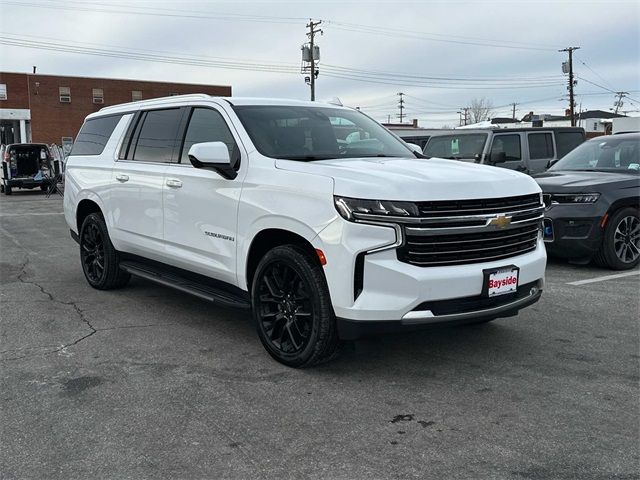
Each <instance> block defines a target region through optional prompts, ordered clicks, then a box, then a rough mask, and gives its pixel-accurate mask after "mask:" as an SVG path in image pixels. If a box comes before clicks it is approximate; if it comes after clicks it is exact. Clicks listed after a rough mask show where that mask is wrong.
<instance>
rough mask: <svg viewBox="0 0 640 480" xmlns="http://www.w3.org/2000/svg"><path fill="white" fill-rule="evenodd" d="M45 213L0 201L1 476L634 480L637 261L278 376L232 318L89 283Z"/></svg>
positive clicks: (59, 221)
mask: <svg viewBox="0 0 640 480" xmlns="http://www.w3.org/2000/svg"><path fill="white" fill-rule="evenodd" d="M61 212H62V201H61V198H60V197H59V196H55V197H51V198H49V199H47V198H45V196H44V195H43V194H42V193H40V192H39V191H37V192H36V191H33V192H29V191H17V192H16V193H15V194H14V195H13V196H11V197H6V196H2V197H1V198H0V219H1V223H0V255H1V257H0V266H1V269H0V275H1V277H0V284H1V286H0V298H1V302H2V303H1V308H2V311H1V314H0V316H1V321H0V322H1V323H0V335H1V337H0V365H1V378H2V383H1V384H0V395H1V399H2V400H1V401H2V403H1V408H0V435H1V438H0V478H3V479H5V478H6V479H9V478H18V479H21V478H43V479H44V478H46V479H54V478H65V479H69V478H136V479H138V478H185V479H191V478H296V479H297V478H307V477H309V478H320V477H322V478H354V479H355V478H358V479H359V478H407V477H419V478H439V479H441V478H514V479H520V478H536V479H538V478H540V479H542V478H554V479H555V478H576V479H595V478H603V479H604V478H607V479H608V478H625V479H628V478H639V472H640V455H639V449H638V440H639V438H640V426H639V408H638V405H639V380H640V376H639V370H640V363H639V362H640V355H639V354H640V349H639V345H640V344H639V322H638V319H639V318H640V304H639V297H638V291H639V287H640V275H637V273H638V272H635V273H636V274H632V275H628V276H623V277H618V278H611V279H605V280H601V281H600V280H599V281H593V282H581V281H582V280H591V279H598V277H602V276H606V275H611V274H612V273H615V272H610V271H607V270H602V269H598V268H595V267H592V266H572V265H569V264H567V263H565V262H561V261H553V262H551V263H550V265H549V268H548V271H547V285H546V291H545V294H544V296H543V299H542V300H541V301H540V302H539V303H538V304H536V305H535V306H533V307H532V308H529V309H527V310H525V311H523V312H521V314H520V315H519V316H518V317H516V318H510V319H503V320H498V321H496V322H493V323H492V324H488V325H485V326H480V327H465V328H449V329H441V330H432V331H427V332H421V333H417V334H404V335H394V336H384V337H376V338H371V339H367V340H360V341H358V342H355V343H353V344H351V345H349V346H348V347H347V348H346V349H345V350H344V351H343V353H342V355H341V356H340V357H339V358H338V359H336V360H335V361H333V362H332V363H329V364H326V365H323V366H321V367H319V368H315V369H311V370H293V369H289V368H286V367H284V366H282V365H280V364H278V363H276V362H275V361H273V360H272V359H271V358H270V357H269V356H268V355H267V353H266V352H265V351H264V349H263V348H262V346H261V344H260V343H259V341H258V338H257V336H256V334H255V332H254V329H253V327H252V325H251V322H250V319H249V316H248V315H247V314H246V313H242V312H237V311H233V310H223V309H219V308H215V307H213V306H212V305H211V304H209V303H206V302H204V301H201V300H198V299H196V298H192V297H190V296H186V295H184V294H181V293H179V292H176V291H173V290H169V289H166V288H162V287H158V286H155V285H153V284H151V283H147V282H145V281H141V280H138V279H134V280H133V281H132V282H131V284H130V286H129V287H128V288H126V289H124V290H120V291H110V292H101V291H96V290H93V289H91V288H90V287H89V286H88V285H87V283H86V282H85V280H84V277H83V275H82V272H81V268H80V264H79V258H78V252H77V245H76V244H75V243H74V242H73V240H72V239H71V238H70V237H69V232H68V229H67V227H66V225H65V223H64V218H63V216H62V214H61ZM575 282H578V284H575ZM571 283H574V284H571Z"/></svg>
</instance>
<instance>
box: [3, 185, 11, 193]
mask: <svg viewBox="0 0 640 480" xmlns="http://www.w3.org/2000/svg"><path fill="white" fill-rule="evenodd" d="M12 193H13V192H12V191H11V185H5V186H4V194H5V195H11V194H12Z"/></svg>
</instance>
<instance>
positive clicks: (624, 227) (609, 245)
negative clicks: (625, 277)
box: [594, 207, 640, 270]
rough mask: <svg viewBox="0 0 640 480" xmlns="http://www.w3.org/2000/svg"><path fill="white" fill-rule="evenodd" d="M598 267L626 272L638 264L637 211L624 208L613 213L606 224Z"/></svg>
mask: <svg viewBox="0 0 640 480" xmlns="http://www.w3.org/2000/svg"><path fill="white" fill-rule="evenodd" d="M594 258H595V261H596V263H597V264H598V265H600V266H603V267H608V268H611V269H613V270H628V269H630V268H633V267H635V266H636V265H638V262H640V217H639V214H638V209H637V208H633V207H626V208H622V209H620V210H618V211H617V212H615V213H614V214H613V215H612V217H611V218H610V219H609V222H608V223H607V227H606V228H605V231H604V238H603V240H602V245H601V246H600V250H599V251H598V253H597V254H596V255H595V257H594Z"/></svg>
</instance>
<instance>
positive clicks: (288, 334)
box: [258, 261, 313, 355]
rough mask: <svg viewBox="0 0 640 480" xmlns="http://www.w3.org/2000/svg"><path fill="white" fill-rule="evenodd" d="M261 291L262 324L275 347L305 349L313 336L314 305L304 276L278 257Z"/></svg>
mask: <svg viewBox="0 0 640 480" xmlns="http://www.w3.org/2000/svg"><path fill="white" fill-rule="evenodd" d="M258 291H259V295H260V303H261V305H262V308H261V309H260V311H259V313H258V315H259V317H260V322H261V328H262V330H263V331H264V332H265V334H266V336H267V338H268V339H269V341H270V342H271V344H272V345H273V347H274V348H275V349H277V350H278V351H280V352H282V353H283V354H286V355H292V354H297V353H299V352H301V351H302V350H304V348H305V347H306V346H307V344H308V343H309V340H310V338H311V330H312V318H313V305H312V304H311V297H310V294H309V286H308V285H307V284H306V283H305V282H304V280H303V279H302V277H301V276H300V275H299V274H298V273H297V272H296V271H295V270H294V269H293V267H292V266H290V265H288V264H286V263H285V262H282V261H275V262H273V263H271V264H269V266H268V268H266V269H265V271H264V273H263V275H262V277H261V279H260V286H259V289H258Z"/></svg>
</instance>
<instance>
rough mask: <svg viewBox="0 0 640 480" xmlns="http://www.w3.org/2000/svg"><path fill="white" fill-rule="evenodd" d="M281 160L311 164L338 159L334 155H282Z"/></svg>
mask: <svg viewBox="0 0 640 480" xmlns="http://www.w3.org/2000/svg"><path fill="white" fill-rule="evenodd" d="M277 158H279V159H281V160H303V161H307V162H311V161H313V160H330V159H332V158H338V157H335V156H333V155H281V156H279V157H277Z"/></svg>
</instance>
